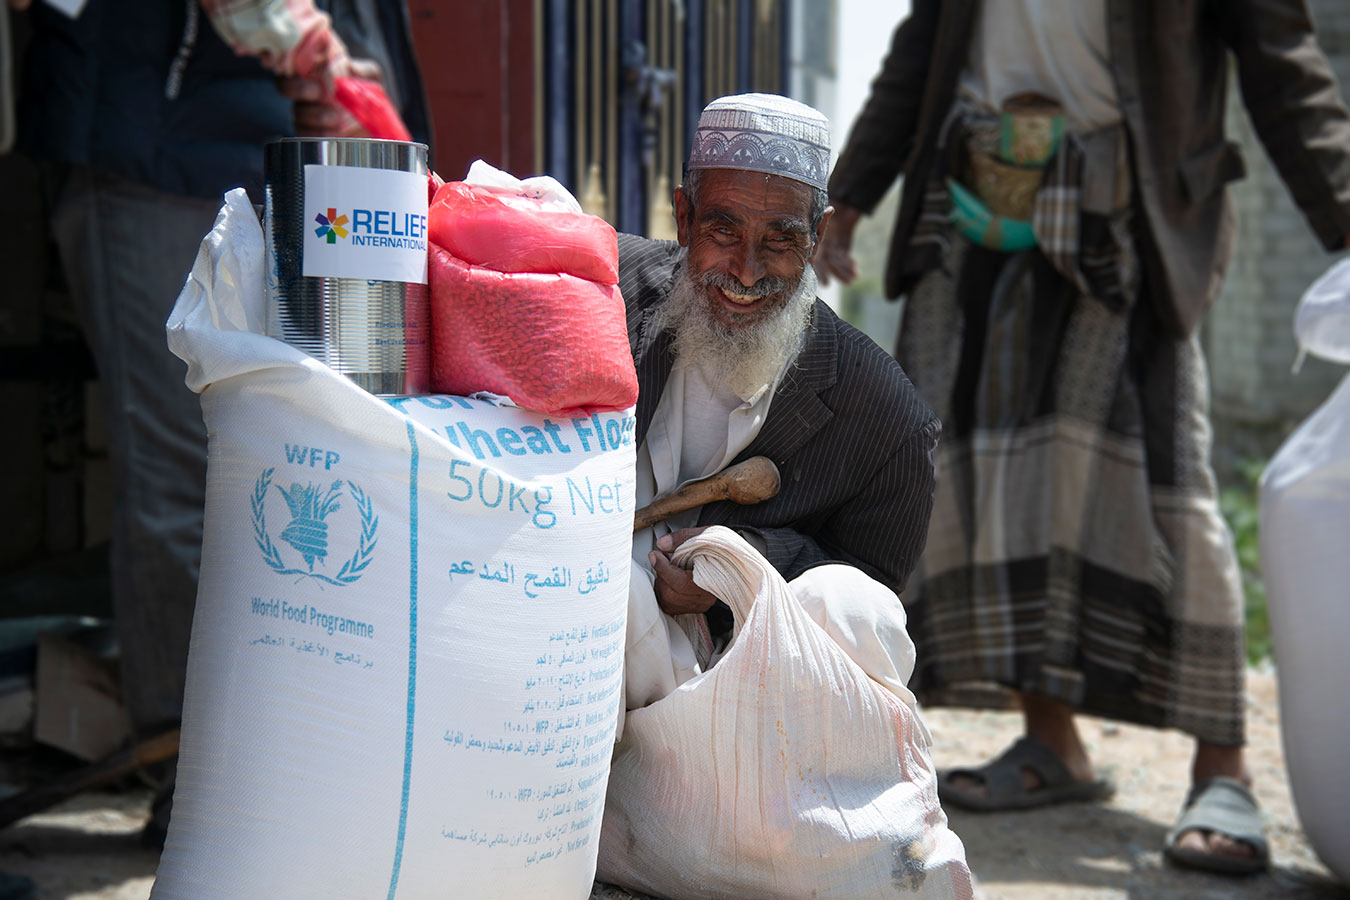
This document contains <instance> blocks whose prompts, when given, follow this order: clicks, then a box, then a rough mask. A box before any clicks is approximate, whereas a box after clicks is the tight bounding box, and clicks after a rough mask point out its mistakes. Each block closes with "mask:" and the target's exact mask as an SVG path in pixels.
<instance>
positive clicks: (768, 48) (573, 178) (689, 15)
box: [535, 0, 790, 238]
mask: <svg viewBox="0 0 1350 900" xmlns="http://www.w3.org/2000/svg"><path fill="white" fill-rule="evenodd" d="M789 6H790V0H535V13H536V21H538V22H539V23H540V25H541V26H542V27H540V28H538V29H537V31H536V34H538V35H539V40H540V42H541V44H542V46H541V47H539V50H540V51H541V52H538V53H537V54H536V57H535V67H536V73H535V77H536V85H537V90H536V92H535V105H536V122H537V125H538V126H539V127H538V128H537V130H536V153H537V158H538V159H539V160H541V161H542V163H543V165H542V166H540V168H541V169H543V170H544V171H547V172H548V173H549V174H551V175H553V176H554V177H555V178H557V179H558V180H560V181H562V182H563V183H564V184H566V185H568V187H569V188H571V189H572V191H573V192H574V193H575V194H576V195H577V197H578V199H579V200H580V201H581V203H582V206H583V207H585V209H586V211H587V212H591V213H594V214H596V215H599V216H602V217H603V218H605V219H607V220H608V221H609V222H610V223H611V224H613V225H614V226H615V227H616V228H617V229H619V230H620V231H626V232H630V233H635V234H646V235H649V236H652V237H662V238H673V237H674V236H675V230H674V220H673V218H672V216H671V204H670V195H671V189H672V187H673V186H674V185H676V184H679V182H680V179H681V175H682V166H683V163H684V158H685V155H686V154H687V153H688V151H689V139H690V137H691V136H692V134H693V129H694V127H695V125H696V124H697V122H698V115H699V113H700V112H701V111H702V109H703V107H704V106H705V105H706V104H707V103H708V101H709V100H712V99H714V98H716V97H719V96H722V95H724V94H733V93H741V92H745V91H764V92H769V93H781V92H782V91H783V90H784V86H785V85H786V84H787V83H788V53H787V50H786V48H787V46H788V35H789V32H788V13H789Z"/></svg>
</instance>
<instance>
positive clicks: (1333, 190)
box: [1216, 0, 1350, 250]
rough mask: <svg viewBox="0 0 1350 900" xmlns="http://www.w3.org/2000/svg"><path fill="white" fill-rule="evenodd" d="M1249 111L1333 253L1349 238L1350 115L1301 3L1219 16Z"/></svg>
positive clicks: (1263, 0) (1231, 8)
mask: <svg viewBox="0 0 1350 900" xmlns="http://www.w3.org/2000/svg"><path fill="white" fill-rule="evenodd" d="M1216 21H1218V22H1220V23H1221V24H1220V28H1221V29H1222V30H1223V33H1224V38H1225V40H1226V41H1227V43H1228V45H1229V46H1230V47H1231V48H1232V50H1233V53H1234V55H1235V56H1236V58H1237V69H1238V78H1239V80H1240V83H1241V88H1242V99H1243V104H1244V105H1245V106H1246V108H1247V111H1248V113H1249V114H1250V115H1251V119H1252V124H1253V125H1254V126H1255V127H1256V132H1257V134H1258V135H1260V137H1261V143H1262V144H1263V145H1264V146H1265V148H1266V152H1267V153H1269V154H1270V158H1271V159H1272V160H1273V161H1274V163H1275V167H1276V168H1277V169H1278V170H1279V172H1280V177H1281V178H1283V179H1284V182H1285V184H1286V185H1287V186H1288V188H1289V193H1290V194H1291V195H1292V196H1293V198H1294V202H1295V203H1297V204H1298V206H1299V208H1300V209H1302V210H1303V214H1304V215H1305V216H1306V217H1307V219H1308V223H1309V224H1310V225H1311V226H1312V228H1313V231H1315V232H1316V233H1317V236H1318V238H1319V239H1320V240H1321V241H1322V244H1323V245H1324V246H1325V247H1326V248H1327V249H1328V250H1334V249H1340V248H1342V247H1344V246H1345V240H1346V236H1347V235H1350V114H1348V113H1347V112H1346V108H1345V103H1344V101H1343V99H1342V97H1341V91H1340V87H1339V85H1338V84H1337V83H1336V76H1335V75H1334V74H1333V73H1332V71H1331V66H1330V65H1329V64H1328V63H1327V59H1326V57H1325V56H1324V55H1323V54H1322V51H1321V49H1320V48H1319V47H1318V45H1317V38H1316V35H1315V34H1314V33H1313V24H1312V21H1311V20H1310V19H1309V17H1308V9H1307V6H1306V5H1305V4H1304V3H1303V2H1302V0H1242V2H1237V3H1224V4H1223V12H1220V13H1218V14H1216Z"/></svg>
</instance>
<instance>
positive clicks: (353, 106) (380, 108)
mask: <svg viewBox="0 0 1350 900" xmlns="http://www.w3.org/2000/svg"><path fill="white" fill-rule="evenodd" d="M333 94H334V97H335V99H336V100H337V102H338V103H339V105H341V106H342V108H343V109H345V110H347V112H349V113H351V114H352V118H353V119H355V120H356V121H358V122H360V123H361V127H362V128H364V129H365V130H366V131H367V132H368V133H369V134H370V136H371V137H373V138H379V139H380V140H383V141H411V140H412V134H411V133H409V131H408V126H407V125H404V124H403V117H402V116H400V115H399V114H398V110H396V109H394V104H393V102H392V101H391V100H390V99H389V95H388V94H386V93H385V92H384V88H382V87H380V86H379V85H378V84H376V83H375V82H373V81H366V80H365V79H363V78H353V77H349V76H343V77H341V78H335V79H333Z"/></svg>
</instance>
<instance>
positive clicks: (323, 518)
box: [252, 467, 380, 587]
mask: <svg viewBox="0 0 1350 900" xmlns="http://www.w3.org/2000/svg"><path fill="white" fill-rule="evenodd" d="M275 472H276V469H275V467H274V468H270V469H266V470H264V471H263V473H262V474H261V475H259V476H258V480H257V481H256V482H254V484H253V497H252V506H253V540H254V543H256V544H257V545H258V549H259V550H260V551H262V556H263V561H264V562H266V563H267V565H268V566H270V567H271V569H272V571H274V572H276V573H277V574H278V575H299V576H300V578H301V579H305V578H312V579H314V580H316V581H322V582H324V583H326V584H332V585H337V586H339V587H341V586H342V585H347V584H351V583H352V582H354V581H356V580H357V579H359V578H360V577H361V575H362V574H364V573H365V570H366V567H367V566H369V565H370V560H371V557H372V556H373V555H374V553H375V543H376V538H375V532H376V529H378V528H379V524H380V520H379V517H378V516H376V515H375V513H374V510H373V508H372V507H371V503H370V498H369V497H368V496H366V493H365V491H363V490H361V488H360V487H358V486H357V485H356V484H354V483H353V482H350V481H346V482H344V481H343V480H342V479H337V480H336V481H333V482H332V483H329V484H323V483H314V482H307V483H304V484H302V483H300V482H295V481H293V482H291V485H290V487H289V488H286V487H282V486H281V485H276V494H269V489H270V488H271V487H272V486H273V485H272V476H273V474H274V473H275ZM277 494H279V495H280V496H281V498H282V499H283V500H284V501H285V507H286V511H287V512H288V513H289V514H290V519H289V521H287V522H286V524H285V526H283V527H282V529H281V531H280V533H279V534H278V535H277V537H278V538H280V540H281V543H282V544H283V545H285V546H287V547H289V548H290V549H289V550H288V551H287V556H289V557H290V559H289V561H288V560H287V557H286V556H283V555H282V551H281V549H280V548H279V547H278V546H277V544H275V543H273V541H272V534H271V532H270V531H269V529H268V525H267V518H266V505H267V503H266V501H267V499H268V497H269V496H273V497H274V496H276V495H277ZM347 495H350V497H351V501H352V505H353V506H354V507H355V512H356V514H357V515H356V517H355V518H356V520H357V521H352V517H351V516H350V515H345V516H334V513H337V512H338V511H339V510H341V509H342V508H343V501H344V498H345V497H346V496H347ZM277 505H278V506H279V505H280V504H277ZM344 523H345V527H343V525H344ZM358 523H359V533H358ZM335 546H341V547H343V550H345V549H346V548H349V547H354V548H355V550H354V552H353V553H352V555H351V556H350V557H347V558H346V559H345V560H344V561H343V563H342V565H341V566H340V567H338V568H337V571H336V572H333V566H334V565H335V564H334V563H333V562H332V561H330V559H329V557H330V556H340V555H341V551H340V552H338V553H333V552H332V551H333V549H334V547H335ZM316 567H317V569H316ZM329 573H332V574H329Z"/></svg>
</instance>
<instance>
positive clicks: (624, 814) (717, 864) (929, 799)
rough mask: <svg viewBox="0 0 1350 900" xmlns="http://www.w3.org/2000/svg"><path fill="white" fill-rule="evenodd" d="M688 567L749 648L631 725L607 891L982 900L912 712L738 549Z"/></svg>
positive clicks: (685, 558)
mask: <svg viewBox="0 0 1350 900" xmlns="http://www.w3.org/2000/svg"><path fill="white" fill-rule="evenodd" d="M675 560H676V562H677V563H679V564H681V565H685V566H687V565H689V564H690V563H691V562H692V563H693V571H694V581H695V582H696V583H697V584H698V585H699V586H700V587H703V588H704V589H706V590H708V591H710V592H712V593H713V594H716V595H717V596H718V597H720V598H721V599H722V600H724V601H725V602H726V603H728V605H730V606H731V609H732V612H733V613H734V615H735V617H736V623H737V629H738V633H737V636H736V639H735V641H734V643H733V644H732V646H731V648H730V649H729V650H728V651H727V652H726V654H725V655H724V656H723V657H722V659H721V661H720V662H718V663H717V665H716V666H714V667H713V668H712V669H711V670H709V671H707V672H705V673H703V674H701V675H698V676H696V677H695V678H693V679H691V680H690V681H687V682H685V683H684V684H682V685H681V686H680V687H679V688H677V689H676V690H675V691H674V693H672V694H670V695H669V696H667V697H665V698H664V699H661V700H658V701H656V702H655V703H653V704H652V705H650V706H647V707H645V708H642V709H637V710H630V711H629V712H628V714H627V722H626V724H625V728H624V736H623V739H622V740H621V741H620V742H619V744H618V745H617V747H616V749H615V755H614V759H613V762H612V763H611V768H610V782H609V791H608V793H607V795H606V800H605V816H604V821H603V823H602V827H601V834H600V858H599V864H598V877H599V878H600V880H602V881H607V882H612V883H615V884H619V885H622V886H624V887H627V888H629V889H632V890H637V891H642V892H645V893H649V894H653V895H655V896H658V897H669V898H674V900H686V898H728V900H730V898H736V900H752V898H764V900H784V898H794V897H801V898H807V897H809V898H816V900H825V898H840V900H859V898H871V897H882V896H885V897H922V898H961V900H968V898H970V897H971V896H972V885H971V877H970V871H969V869H968V868H967V866H966V862H965V850H964V848H963V847H962V845H961V841H960V839H959V838H957V836H956V835H955V834H954V833H953V832H952V831H951V830H950V829H949V828H948V827H947V818H946V815H945V814H944V813H943V812H942V809H941V807H940V806H939V804H938V798H937V780H936V775H935V773H934V770H933V765H932V761H931V759H930V758H929V753H928V744H929V741H928V738H927V732H926V730H925V729H924V728H923V725H922V723H921V721H920V720H919V716H918V713H917V711H916V710H915V709H914V707H913V706H911V705H908V704H906V703H903V702H901V701H900V700H899V699H898V698H897V697H896V696H895V695H894V694H892V693H891V692H890V691H888V690H886V689H885V688H883V687H882V686H880V685H879V684H877V683H876V682H873V681H872V680H870V679H869V678H868V677H867V676H866V675H865V674H864V673H863V671H862V669H861V668H859V667H858V665H857V664H856V663H854V662H853V661H852V660H851V659H849V658H848V656H847V655H846V654H845V653H844V652H843V651H842V650H841V649H840V648H839V647H838V645H836V644H835V643H834V641H832V640H831V639H830V638H829V636H828V635H827V634H826V633H825V632H824V631H823V630H822V629H821V628H820V627H819V626H818V625H816V623H815V622H813V621H811V619H810V617H809V616H808V615H807V614H806V613H805V612H804V611H803V610H802V608H801V606H800V604H799V603H798V602H797V600H796V598H795V597H793V595H792V592H791V590H790V589H789V588H788V585H787V584H786V583H785V582H784V581H783V579H782V577H781V576H780V575H779V574H778V573H777V572H776V571H775V570H774V569H773V567H772V566H771V565H770V564H769V563H768V562H767V561H766V560H765V559H764V558H763V557H762V556H760V555H759V554H758V553H756V552H755V551H754V550H753V549H752V548H751V547H750V545H749V544H747V543H746V542H745V541H744V540H743V539H742V538H741V537H740V536H738V535H737V534H735V532H733V531H731V530H730V529H727V528H722V527H714V528H710V529H708V530H707V531H705V532H703V533H702V534H701V535H699V536H698V537H696V538H693V539H691V540H689V541H686V542H685V543H684V544H682V545H681V546H680V548H679V550H678V551H677V552H676V554H675Z"/></svg>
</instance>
